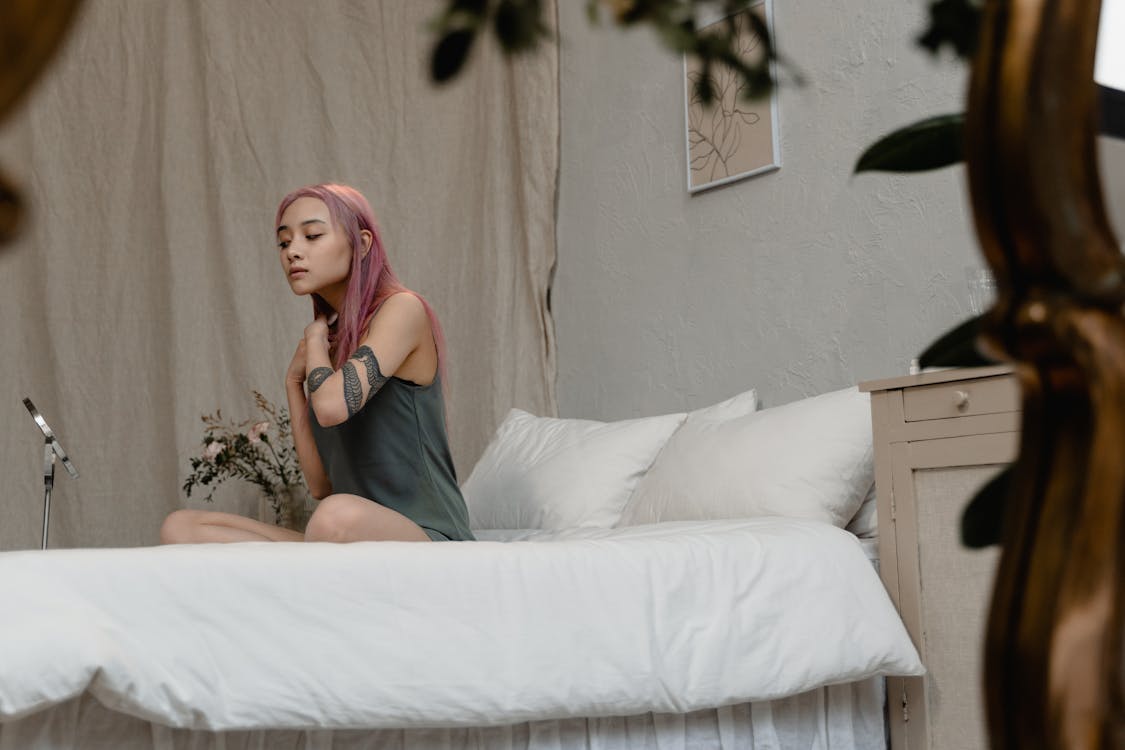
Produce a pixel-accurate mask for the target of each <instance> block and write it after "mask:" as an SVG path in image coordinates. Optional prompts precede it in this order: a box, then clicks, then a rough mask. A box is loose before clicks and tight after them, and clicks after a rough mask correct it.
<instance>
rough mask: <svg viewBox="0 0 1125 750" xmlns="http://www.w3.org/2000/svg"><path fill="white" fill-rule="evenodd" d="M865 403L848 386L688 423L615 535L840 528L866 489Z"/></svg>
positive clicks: (869, 465)
mask: <svg viewBox="0 0 1125 750" xmlns="http://www.w3.org/2000/svg"><path fill="white" fill-rule="evenodd" d="M873 456H874V454H873V450H872V441H871V410H870V399H869V397H868V394H866V393H860V392H859V390H858V389H857V388H855V387H852V388H846V389H844V390H840V391H833V392H832V393H826V394H823V395H820V396H815V397H813V398H807V399H802V400H800V401H796V402H793V403H791V404H786V405H784V406H777V407H774V408H772V409H765V410H763V411H759V412H754V413H751V414H746V415H744V416H742V417H738V418H735V419H727V420H725V421H720V420H716V419H708V418H706V417H702V418H692V419H689V420H688V421H687V422H686V423H685V424H684V425H683V427H681V428H680V429H679V430H678V431H677V432H676V434H675V435H673V436H672V438H671V439H670V440H669V441H668V444H667V445H666V446H665V447H664V450H663V451H661V453H660V455H659V456H658V457H657V459H656V462H655V463H654V464H653V466H652V468H651V469H650V470H649V471H648V473H647V474H646V475H645V477H644V479H642V480H641V482H640V483H639V484H638V485H637V489H636V491H635V492H634V493H633V496H632V497H631V498H630V499H629V503H628V505H627V506H626V507H625V510H624V512H623V513H622V516H621V519H620V521H618V524H617V525H618V526H633V525H637V524H644V523H657V522H660V521H697V520H698V521H705V520H720V519H728V518H747V517H753V516H790V517H795V518H811V519H815V520H820V521H825V522H827V523H831V524H833V525H834V526H839V527H841V528H842V527H843V526H844V525H845V524H847V523H848V521H849V520H851V518H852V517H853V516H854V515H855V513H856V510H857V509H858V508H859V505H860V503H861V502H862V501H863V499H864V496H865V495H866V494H867V493H868V491H869V490H870V488H871V485H872V482H873V481H874V461H873Z"/></svg>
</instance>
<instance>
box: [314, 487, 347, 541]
mask: <svg viewBox="0 0 1125 750" xmlns="http://www.w3.org/2000/svg"><path fill="white" fill-rule="evenodd" d="M358 515H359V513H358V511H357V510H356V507H355V503H354V502H352V501H351V500H350V499H349V498H347V497H345V496H343V495H329V496H328V497H326V498H324V499H323V500H321V501H320V502H319V503H317V506H316V510H314V511H313V514H312V515H311V516H310V517H309V522H308V525H306V526H305V540H306V541H309V542H344V541H347V539H348V530H349V529H350V528H351V527H352V526H354V525H355V522H356V520H357V517H358Z"/></svg>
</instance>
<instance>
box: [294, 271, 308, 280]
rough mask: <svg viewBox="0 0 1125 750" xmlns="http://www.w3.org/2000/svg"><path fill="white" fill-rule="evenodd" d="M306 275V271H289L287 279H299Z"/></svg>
mask: <svg viewBox="0 0 1125 750" xmlns="http://www.w3.org/2000/svg"><path fill="white" fill-rule="evenodd" d="M307 273H308V271H290V272H289V278H291V279H299V278H301V277H302V276H304V275H305V274H307Z"/></svg>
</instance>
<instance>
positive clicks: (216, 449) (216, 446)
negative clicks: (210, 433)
mask: <svg viewBox="0 0 1125 750" xmlns="http://www.w3.org/2000/svg"><path fill="white" fill-rule="evenodd" d="M223 448H226V446H225V445H224V444H222V443H220V442H219V441H218V440H216V441H214V442H212V443H209V444H208V445H207V448H205V449H204V451H203V457H204V458H205V459H207V460H208V461H214V460H215V456H217V455H219V453H221V452H222V450H223Z"/></svg>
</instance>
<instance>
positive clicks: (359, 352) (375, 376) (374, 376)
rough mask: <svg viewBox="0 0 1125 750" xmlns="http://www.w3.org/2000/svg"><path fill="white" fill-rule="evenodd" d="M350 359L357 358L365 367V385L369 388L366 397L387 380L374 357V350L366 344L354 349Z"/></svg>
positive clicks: (369, 396) (373, 393)
mask: <svg viewBox="0 0 1125 750" xmlns="http://www.w3.org/2000/svg"><path fill="white" fill-rule="evenodd" d="M352 359H355V360H359V362H360V364H362V365H363V366H364V367H366V368H367V385H368V387H370V389H371V390H370V391H369V392H368V394H367V398H368V399H370V398H371V397H372V396H373V395H375V391H377V390H379V389H380V388H382V387H383V384H384V383H386V382H387V378H386V376H384V375H383V372H382V370H380V369H379V360H377V359H375V352H373V351H371V347H370V346H367V345H366V344H365V345H363V346H361V347H359V348H358V349H356V350H355V354H353V355H352Z"/></svg>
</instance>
